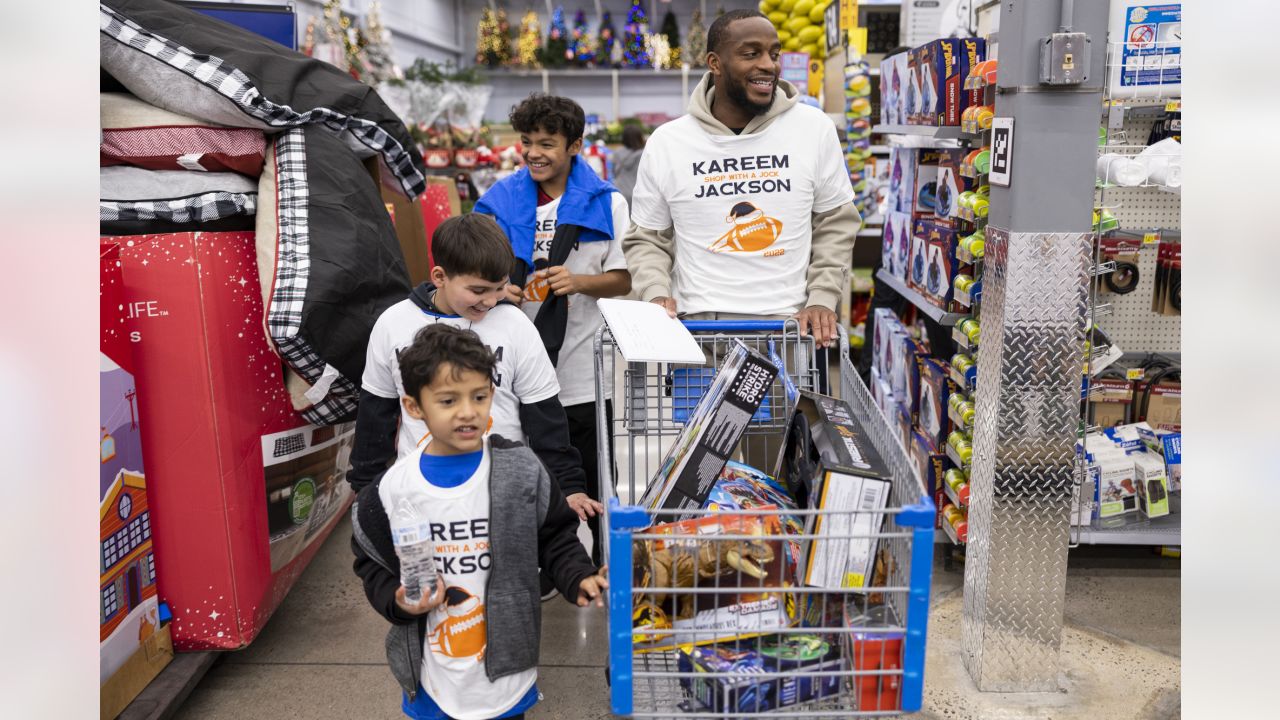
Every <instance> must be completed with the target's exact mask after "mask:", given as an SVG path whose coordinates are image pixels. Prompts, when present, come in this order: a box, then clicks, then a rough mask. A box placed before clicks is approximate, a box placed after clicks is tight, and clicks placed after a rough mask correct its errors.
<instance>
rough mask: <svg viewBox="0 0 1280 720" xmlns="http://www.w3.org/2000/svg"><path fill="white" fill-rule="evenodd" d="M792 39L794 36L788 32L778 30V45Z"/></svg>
mask: <svg viewBox="0 0 1280 720" xmlns="http://www.w3.org/2000/svg"><path fill="white" fill-rule="evenodd" d="M793 37H795V36H794V35H792V34H791V33H790V32H788V31H786V30H779V31H778V42H780V43H782V44H784V45H785V44H786V43H787V41H788V40H790V39H791V38H793Z"/></svg>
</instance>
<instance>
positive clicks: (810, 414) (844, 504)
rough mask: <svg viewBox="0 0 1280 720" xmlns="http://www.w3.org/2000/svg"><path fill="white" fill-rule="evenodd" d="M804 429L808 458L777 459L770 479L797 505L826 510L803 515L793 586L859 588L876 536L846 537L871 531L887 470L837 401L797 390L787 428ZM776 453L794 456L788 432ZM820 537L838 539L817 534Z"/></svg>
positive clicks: (884, 496) (866, 578)
mask: <svg viewBox="0 0 1280 720" xmlns="http://www.w3.org/2000/svg"><path fill="white" fill-rule="evenodd" d="M797 423H799V424H803V425H804V426H806V427H807V428H808V429H809V438H810V440H811V442H812V447H811V449H810V452H809V458H808V460H809V462H808V463H806V464H803V465H800V464H797V463H794V462H792V463H787V462H780V463H779V473H778V474H779V477H778V480H779V481H780V482H782V483H783V484H784V485H785V486H786V487H787V488H788V489H789V490H790V491H791V494H792V496H793V497H795V498H796V501H797V502H798V503H800V505H801V507H808V508H814V509H819V510H826V511H829V512H828V514H822V515H816V516H810V517H809V518H808V521H807V523H806V532H807V534H811V535H815V536H819V537H817V538H816V539H814V540H811V541H809V543H808V546H807V547H806V548H805V551H804V558H803V562H802V567H801V577H800V580H801V584H804V585H809V586H811V587H824V588H846V589H850V590H859V589H861V588H865V587H867V586H869V585H871V580H872V570H873V568H874V565H875V556H876V548H877V546H878V542H877V541H878V539H877V538H873V537H855V538H852V539H851V538H849V537H848V536H858V535H870V534H873V533H876V532H879V530H880V526H881V524H882V523H883V521H884V515H883V513H882V512H881V511H883V510H884V508H885V506H886V504H887V503H888V500H889V490H890V485H891V481H892V477H893V475H892V473H891V472H890V470H889V466H888V464H887V463H885V461H884V459H883V458H882V457H880V453H879V452H877V451H876V448H875V446H874V445H872V443H871V439H870V437H868V435H867V431H866V429H865V428H864V427H863V426H862V424H861V422H859V421H858V420H857V419H856V418H855V417H854V416H853V412H852V410H851V409H850V408H849V405H848V404H847V403H845V402H844V401H843V400H837V399H836V398H833V397H829V396H827V395H819V394H817V393H811V392H801V393H800V398H799V399H798V400H797V401H796V408H795V417H793V418H792V425H793V427H794V426H795V425H796V424H797ZM789 436H790V437H789V438H788V442H787V443H786V444H785V445H784V448H783V454H784V457H786V456H787V455H788V454H791V455H793V456H794V455H795V454H796V451H795V448H794V442H796V441H798V438H796V437H795V433H789ZM823 535H832V536H838V537H839V538H840V539H831V540H827V539H824V538H823V537H821V536H823Z"/></svg>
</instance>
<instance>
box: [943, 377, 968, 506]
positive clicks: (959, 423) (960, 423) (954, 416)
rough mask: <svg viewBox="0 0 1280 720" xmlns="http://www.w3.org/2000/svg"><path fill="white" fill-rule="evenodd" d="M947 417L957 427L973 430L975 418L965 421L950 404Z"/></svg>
mask: <svg viewBox="0 0 1280 720" xmlns="http://www.w3.org/2000/svg"><path fill="white" fill-rule="evenodd" d="M970 402H972V400H970ZM947 418H948V419H950V420H951V422H953V423H955V425H956V427H958V428H960V429H962V430H964V431H965V432H970V433H971V432H973V420H972V419H971V420H969V422H965V421H964V418H962V417H960V413H958V412H956V411H955V408H953V407H951V406H950V405H948V406H947ZM957 504H959V503H957Z"/></svg>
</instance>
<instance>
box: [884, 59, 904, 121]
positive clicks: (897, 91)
mask: <svg viewBox="0 0 1280 720" xmlns="http://www.w3.org/2000/svg"><path fill="white" fill-rule="evenodd" d="M886 62H889V63H891V66H890V73H889V74H888V75H881V76H880V82H881V83H882V84H884V83H886V82H887V83H888V85H889V89H890V92H891V93H892V94H893V96H894V101H895V104H896V105H897V109H896V110H895V113H894V116H895V120H894V124H896V125H908V124H910V121H909V119H908V111H907V94H908V87H909V86H910V84H911V68H910V67H909V63H910V58H909V57H908V54H907V53H898V54H897V55H894V56H893V57H891V58H889V59H888V60H887V61H886Z"/></svg>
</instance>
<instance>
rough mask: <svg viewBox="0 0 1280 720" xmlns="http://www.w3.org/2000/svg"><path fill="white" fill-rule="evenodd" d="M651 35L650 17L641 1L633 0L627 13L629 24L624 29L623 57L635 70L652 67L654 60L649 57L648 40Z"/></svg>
mask: <svg viewBox="0 0 1280 720" xmlns="http://www.w3.org/2000/svg"><path fill="white" fill-rule="evenodd" d="M648 35H649V17H648V15H647V14H646V13H645V11H644V7H643V6H642V5H641V4H640V0H631V9H630V10H628V11H627V24H626V25H624V26H623V28H622V57H623V59H624V60H626V64H627V65H628V66H630V67H633V68H641V67H650V66H652V64H653V59H652V58H650V57H649V48H648V42H646V38H647V37H648Z"/></svg>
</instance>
